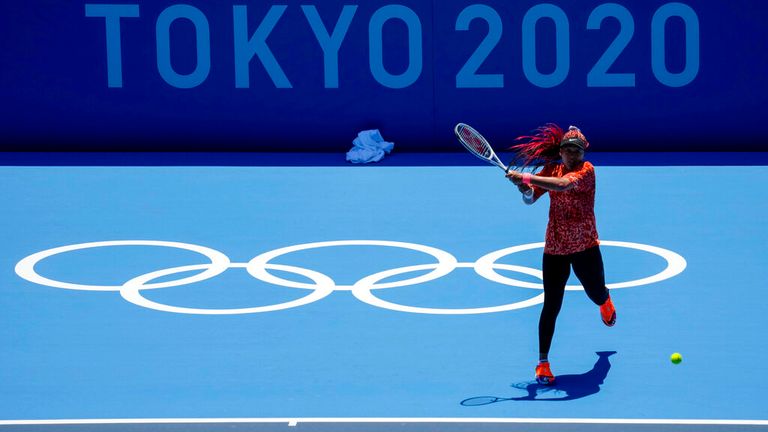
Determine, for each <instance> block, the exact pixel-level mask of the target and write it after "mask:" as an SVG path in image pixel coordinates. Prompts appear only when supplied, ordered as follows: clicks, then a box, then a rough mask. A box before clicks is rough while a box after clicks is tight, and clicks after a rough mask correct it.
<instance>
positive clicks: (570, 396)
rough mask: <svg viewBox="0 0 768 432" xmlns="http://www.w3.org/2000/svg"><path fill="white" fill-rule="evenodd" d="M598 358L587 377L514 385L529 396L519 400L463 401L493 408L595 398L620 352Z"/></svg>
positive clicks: (480, 398)
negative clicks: (510, 403) (612, 359)
mask: <svg viewBox="0 0 768 432" xmlns="http://www.w3.org/2000/svg"><path fill="white" fill-rule="evenodd" d="M595 354H597V356H598V358H597V362H595V365H594V366H592V369H591V370H590V371H588V372H585V373H583V374H578V375H576V374H571V375H556V379H555V383H554V384H553V385H541V384H539V383H537V382H536V381H525V382H520V383H515V384H512V387H514V388H516V389H520V390H525V391H527V392H528V394H527V395H525V396H519V397H498V396H476V397H471V398H468V399H464V400H463V401H461V404H462V405H464V406H478V405H489V404H493V403H497V402H506V401H549V402H556V401H568V400H574V399H581V398H584V397H587V396H591V395H593V394H596V393H597V392H599V391H600V386H601V385H602V384H603V383H604V382H605V378H606V377H607V376H608V371H609V370H611V362H610V361H609V360H608V357H610V356H612V355H614V354H616V351H599V352H596V353H595Z"/></svg>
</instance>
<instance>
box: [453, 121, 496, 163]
mask: <svg viewBox="0 0 768 432" xmlns="http://www.w3.org/2000/svg"><path fill="white" fill-rule="evenodd" d="M459 135H460V136H461V139H462V142H463V143H464V144H466V146H467V148H469V149H470V150H472V151H473V152H475V153H476V154H477V155H479V156H482V157H484V158H489V157H491V154H492V153H491V147H490V146H489V145H488V143H487V142H485V140H484V139H482V138H480V137H478V136H477V134H475V133H473V132H472V131H471V130H469V129H467V128H462V129H461V130H460V131H459Z"/></svg>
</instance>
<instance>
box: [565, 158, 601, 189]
mask: <svg viewBox="0 0 768 432" xmlns="http://www.w3.org/2000/svg"><path fill="white" fill-rule="evenodd" d="M594 177H595V167H594V166H592V164H591V163H589V162H584V165H583V166H582V167H581V169H580V170H578V171H573V172H569V173H568V174H566V175H564V176H563V178H565V179H568V180H569V181H570V182H571V183H573V185H574V189H576V190H580V189H581V188H583V187H584V186H585V184H587V183H589V181H588V179H590V178H594Z"/></svg>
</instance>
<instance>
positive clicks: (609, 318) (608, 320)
mask: <svg viewBox="0 0 768 432" xmlns="http://www.w3.org/2000/svg"><path fill="white" fill-rule="evenodd" d="M600 317H601V318H602V319H603V323H604V324H605V325H607V326H608V327H613V325H614V324H616V308H615V307H613V302H612V301H611V296H610V295H609V296H608V300H606V301H605V303H603V304H602V305H601V306H600Z"/></svg>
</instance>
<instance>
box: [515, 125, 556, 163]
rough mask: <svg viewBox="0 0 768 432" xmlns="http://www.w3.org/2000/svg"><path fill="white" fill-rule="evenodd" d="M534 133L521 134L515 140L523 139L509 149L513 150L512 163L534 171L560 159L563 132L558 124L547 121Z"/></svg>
mask: <svg viewBox="0 0 768 432" xmlns="http://www.w3.org/2000/svg"><path fill="white" fill-rule="evenodd" d="M535 132H536V133H535V134H534V135H523V136H520V137H517V139H515V141H524V142H522V143H521V144H516V145H513V146H512V147H510V148H509V149H510V150H512V151H514V153H515V154H514V159H513V163H512V164H514V165H516V166H518V167H520V168H521V169H522V168H530V169H531V170H533V171H536V170H537V169H538V168H540V167H542V166H543V165H545V164H547V163H550V162H555V161H557V160H559V159H560V141H562V139H563V136H564V135H565V133H564V132H563V130H562V129H560V126H558V125H556V124H554V123H547V124H546V125H544V126H541V127H539V128H537V129H536V130H535Z"/></svg>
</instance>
